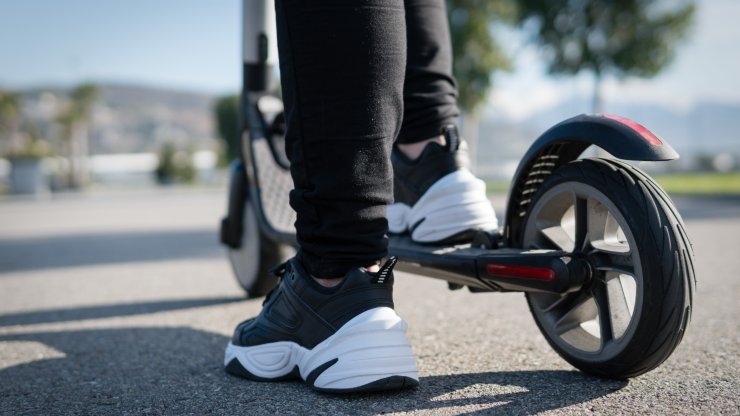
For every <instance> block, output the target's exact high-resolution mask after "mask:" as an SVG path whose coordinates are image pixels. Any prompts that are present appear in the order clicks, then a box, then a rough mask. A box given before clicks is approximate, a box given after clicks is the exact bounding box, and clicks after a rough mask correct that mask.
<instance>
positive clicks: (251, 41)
mask: <svg viewBox="0 0 740 416" xmlns="http://www.w3.org/2000/svg"><path fill="white" fill-rule="evenodd" d="M271 3H272V2H271V1H269V0H244V16H243V17H244V34H243V36H244V39H243V47H244V50H243V57H244V64H243V90H242V93H241V101H240V103H241V117H240V131H241V132H242V135H243V136H246V137H244V139H243V140H242V146H241V158H240V160H239V161H238V162H236V163H235V164H234V165H233V166H232V180H231V188H230V197H229V210H228V214H227V216H226V218H224V220H223V222H222V227H221V241H222V242H223V243H224V244H225V245H227V246H229V247H232V248H236V247H239V246H240V245H241V236H242V228H243V227H244V206H245V201H246V200H247V199H250V200H251V201H253V202H254V206H255V208H256V211H257V216H258V219H259V221H258V222H259V226H260V230H261V233H262V236H263V238H268V239H269V240H271V241H272V242H274V243H279V244H290V245H295V244H296V243H295V235H294V234H293V233H291V232H286V231H285V230H279V229H277V228H276V227H273V226H272V225H271V223H270V221H268V219H267V215H266V213H265V211H264V209H263V205H262V203H261V199H262V195H261V189H260V184H259V183H258V178H257V174H256V165H257V161H256V159H255V158H256V157H257V156H256V155H255V154H254V152H253V151H252V149H253V148H252V146H250V141H259V140H265V141H266V142H267V144H268V145H269V149H270V152H271V154H272V157H273V158H274V160H275V163H276V164H277V165H279V166H281V167H282V168H284V169H289V165H288V162H287V160H286V159H285V156H284V154H283V152H282V149H280V148H279V147H278V146H277V145H276V140H274V139H273V136H274V135H276V134H280V132H276V131H275V128H274V126H273V124H272V123H271V122H269V121H268V120H267V118H266V116H265V113H266V112H270V110H269V109H268V110H266V109H265V108H264V107H266V106H269V104H268V105H264V103H265V102H268V103H274V100H275V97H274V96H273V95H272V93H271V90H272V89H271V87H272V86H273V84H274V82H275V76H274V74H275V72H276V64H277V51H276V48H275V46H274V45H275V44H276V42H275V27H274V22H275V16H274V8H273V7H271V6H272V4H271ZM272 112H273V113H279V112H280V109H278V110H277V111H275V110H272ZM592 145H593V146H597V147H599V148H601V149H603V150H604V151H606V152H608V153H609V154H611V155H613V156H614V157H616V158H619V159H625V160H636V161H664V160H672V159H676V158H677V157H678V154H677V153H676V152H675V151H674V150H673V148H671V146H670V145H668V144H667V143H665V142H663V141H662V140H661V139H659V138H658V137H657V136H656V135H654V134H653V133H651V132H650V131H648V130H647V129H645V128H644V127H643V126H641V125H639V124H637V123H635V122H633V121H631V120H628V119H625V118H622V117H619V116H613V115H587V114H583V115H580V116H577V117H574V118H571V119H568V120H565V121H563V122H561V123H559V124H557V125H555V126H554V127H552V128H550V129H549V130H547V131H546V132H545V133H544V134H542V135H541V136H540V137H539V138H538V139H537V140H536V141H535V142H534V143H533V144H532V145H531V147H530V148H529V150H528V151H527V153H526V154H525V155H524V157H523V158H522V160H521V162H520V164H519V167H518V168H517V170H516V174H515V175H514V178H513V180H512V186H511V188H510V191H509V196H508V204H507V209H506V215H505V217H504V222H503V231H502V233H501V234H500V235H490V234H486V233H483V234H481V235H480V236H479V237H478V238H476V239H475V240H474V241H473V243H472V244H471V245H468V246H457V247H432V246H422V245H418V244H414V243H413V242H412V241H411V240H410V238H408V237H403V236H391V237H390V243H389V252H390V254H391V255H394V256H398V257H399V260H400V263H399V266H398V267H399V269H400V270H404V271H409V272H413V273H417V274H420V275H424V276H428V277H434V278H439V279H443V280H446V281H448V282H449V283H450V288H459V287H462V286H468V287H469V288H470V289H471V290H474V291H522V292H530V291H533V292H550V293H566V292H572V291H575V290H578V289H579V288H580V287H581V285H582V284H583V283H584V282H585V281H587V280H588V279H589V278H590V277H591V273H592V270H591V267H590V265H589V264H588V262H587V261H585V260H584V259H583V258H579V257H574V256H572V255H570V254H568V253H564V252H561V251H542V250H539V251H526V250H523V249H518V248H513V247H516V242H517V241H519V239H520V238H521V234H522V231H523V219H524V214H525V213H526V212H527V209H528V206H529V203H530V202H531V196H532V195H534V194H536V192H537V188H538V186H539V185H540V184H541V183H542V182H544V180H545V179H547V177H548V176H549V175H551V174H552V173H553V172H554V171H555V170H557V169H558V168H559V167H561V166H563V165H565V164H567V163H569V162H571V161H573V160H575V159H577V158H578V157H579V156H580V155H581V154H582V153H583V151H584V150H586V148H588V147H589V146H592Z"/></svg>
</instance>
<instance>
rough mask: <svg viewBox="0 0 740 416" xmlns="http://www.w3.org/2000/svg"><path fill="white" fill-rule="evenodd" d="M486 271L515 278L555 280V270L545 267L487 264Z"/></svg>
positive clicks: (490, 273) (494, 274)
mask: <svg viewBox="0 0 740 416" xmlns="http://www.w3.org/2000/svg"><path fill="white" fill-rule="evenodd" d="M486 272H488V274H489V275H491V276H500V277H511V278H515V279H535V280H544V281H546V282H552V281H553V280H555V271H554V270H552V269H548V268H545V267H529V266H511V265H507V264H488V265H486Z"/></svg>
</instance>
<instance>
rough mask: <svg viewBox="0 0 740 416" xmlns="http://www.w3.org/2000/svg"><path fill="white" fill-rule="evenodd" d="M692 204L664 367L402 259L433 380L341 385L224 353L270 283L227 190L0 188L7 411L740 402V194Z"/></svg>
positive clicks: (2, 402)
mask: <svg viewBox="0 0 740 416" xmlns="http://www.w3.org/2000/svg"><path fill="white" fill-rule="evenodd" d="M495 203H496V204H497V205H499V206H501V203H502V201H501V199H500V198H499V199H496V200H495ZM678 204H679V206H680V207H681V209H682V210H683V211H684V213H685V214H686V215H685V216H686V218H687V228H688V231H689V234H690V236H691V237H692V239H693V242H694V246H695V249H696V254H697V266H698V276H699V286H698V294H697V301H696V304H695V307H696V308H695V311H694V315H693V321H692V324H691V327H690V328H689V329H690V330H689V332H688V334H687V336H686V337H685V338H684V341H683V343H682V344H681V345H680V346H679V348H678V349H677V350H676V352H675V353H674V354H673V356H672V357H671V358H669V359H668V361H667V362H665V363H664V364H663V365H662V366H661V367H660V368H658V369H657V370H655V371H653V372H651V373H649V374H647V375H644V376H642V377H638V378H636V379H633V380H630V381H629V382H623V381H609V380H601V379H596V378H592V377H589V376H586V375H583V374H581V373H579V372H577V371H574V369H573V368H572V367H570V366H569V365H568V364H566V363H565V362H564V361H563V360H562V359H560V358H559V357H558V356H557V355H556V354H555V353H554V352H553V351H552V350H551V349H550V348H549V346H548V345H547V343H546V342H545V340H544V339H543V338H542V336H541V335H540V334H539V332H538V330H537V328H536V327H535V324H534V321H533V320H532V318H531V317H530V316H529V312H528V311H527V308H526V305H525V302H524V299H523V296H522V295H520V294H471V293H468V292H467V291H456V292H449V291H448V290H447V289H446V287H445V284H444V283H443V282H439V281H435V280H431V279H426V278H421V277H418V276H413V275H407V274H400V275H399V276H398V278H397V289H396V301H397V304H398V308H397V309H398V310H399V312H400V314H401V315H402V316H403V317H405V318H406V319H407V320H408V321H409V324H410V330H409V335H410V338H411V341H412V343H413V346H414V350H415V352H416V355H417V357H418V364H419V368H420V371H421V376H422V379H421V383H422V385H421V387H420V388H419V389H417V390H415V391H407V392H401V393H394V394H385V395H352V396H346V397H333V396H327V395H323V394H317V393H314V392H312V391H311V390H310V389H308V388H307V387H306V386H305V385H303V384H302V383H300V382H284V383H254V382H248V381H244V380H240V379H237V378H233V377H230V376H228V375H226V374H225V373H224V372H223V371H222V369H221V359H222V358H221V357H222V351H223V348H224V346H225V344H226V343H227V340H228V338H229V336H230V333H231V330H232V328H233V327H234V325H235V324H236V323H238V322H239V321H240V320H241V319H243V318H244V317H248V316H251V315H254V314H255V313H257V312H258V310H259V309H260V303H261V300H244V299H243V298H242V292H241V291H240V289H239V287H238V286H237V285H236V284H235V280H234V279H233V277H232V275H231V271H230V269H229V265H228V264H227V262H226V260H225V258H224V255H223V254H224V253H223V251H222V249H221V248H220V247H219V246H218V244H217V235H216V223H217V222H218V218H219V216H220V215H221V213H222V211H223V207H224V205H225V199H224V196H223V195H222V193H221V192H215V191H203V190H189V191H168V192H154V191H146V192H135V193H131V192H129V193H124V194H121V193H100V192H98V193H93V194H89V195H82V196H71V197H66V198H58V199H55V200H51V201H27V200H26V201H24V200H4V201H0V414H3V415H5V414H13V415H15V414H49V413H58V414H116V415H119V414H162V413H171V414H197V415H201V414H230V415H233V414H244V415H252V414H342V413H344V414H378V413H389V414H414V415H417V414H418V415H422V414H488V413H504V414H531V413H539V412H543V413H552V414H581V413H591V412H593V413H600V414H620V413H621V414H635V413H661V414H676V413H678V414H720V413H722V414H738V413H740V399H738V392H740V359H739V358H738V357H739V356H740V320H739V319H738V318H737V317H738V316H739V315H740V306H738V302H737V299H738V298H740V279H738V273H737V270H740V255H738V248H740V237H738V236H740V200H738V199H735V200H732V199H721V198H719V199H713V200H694V199H679V200H678Z"/></svg>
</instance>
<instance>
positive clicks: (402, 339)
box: [224, 307, 419, 392]
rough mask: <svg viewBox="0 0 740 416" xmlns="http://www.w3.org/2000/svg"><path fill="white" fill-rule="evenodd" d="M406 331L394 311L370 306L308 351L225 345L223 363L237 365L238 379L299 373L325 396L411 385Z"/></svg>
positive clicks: (413, 375) (277, 345) (414, 377)
mask: <svg viewBox="0 0 740 416" xmlns="http://www.w3.org/2000/svg"><path fill="white" fill-rule="evenodd" d="M406 328H407V324H406V322H405V321H404V320H403V319H401V318H400V317H399V316H398V315H397V314H396V312H395V311H394V310H393V309H391V308H387V307H380V308H374V309H370V310H368V311H365V312H363V313H361V314H359V315H357V316H356V317H354V318H353V319H352V320H350V321H349V322H347V323H346V324H344V326H342V327H341V328H340V329H339V330H338V331H337V332H336V333H334V334H333V335H332V336H330V337H329V338H327V339H325V340H324V341H323V342H321V343H320V344H318V345H316V346H315V347H314V348H312V349H310V350H309V349H306V348H304V347H302V346H300V345H298V344H296V343H295V342H292V341H280V342H273V343H269V344H263V345H256V346H252V347H240V346H236V345H234V344H232V343H231V342H229V345H228V346H227V347H226V354H225V357H224V365H225V366H226V367H227V368H229V369H231V370H233V369H234V366H236V365H240V366H241V367H242V368H243V369H244V370H245V373H241V375H243V376H246V377H248V378H252V379H257V380H280V379H286V378H290V376H291V375H293V374H295V373H296V369H297V370H298V372H299V373H300V377H301V378H302V379H303V380H305V381H306V382H307V383H308V384H309V385H311V387H313V388H314V389H316V390H320V391H327V392H352V391H369V390H391V389H399V388H405V387H412V386H416V385H418V383H419V375H418V371H417V369H416V362H415V359H414V354H413V352H412V351H411V345H410V344H409V341H408V339H407V338H406ZM234 360H236V361H234ZM232 372H234V371H232Z"/></svg>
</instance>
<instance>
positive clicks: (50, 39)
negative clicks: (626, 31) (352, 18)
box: [0, 0, 740, 118]
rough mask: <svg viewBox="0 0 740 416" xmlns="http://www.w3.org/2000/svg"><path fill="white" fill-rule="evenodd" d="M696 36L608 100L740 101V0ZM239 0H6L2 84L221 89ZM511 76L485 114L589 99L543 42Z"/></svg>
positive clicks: (703, 14) (517, 45)
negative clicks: (556, 73) (545, 57)
mask: <svg viewBox="0 0 740 416" xmlns="http://www.w3.org/2000/svg"><path fill="white" fill-rule="evenodd" d="M697 5H698V13H697V16H696V21H695V25H694V27H693V30H692V33H691V37H690V38H689V39H688V41H687V42H685V43H684V44H683V45H682V46H681V47H680V49H679V51H678V56H677V59H676V60H675V61H674V63H673V64H672V65H671V66H670V67H669V68H668V69H666V70H665V71H664V72H663V73H661V74H660V75H659V76H657V77H655V78H652V79H649V80H641V79H628V80H626V81H624V82H617V81H615V80H607V82H606V85H605V101H606V103H607V105H608V103H609V102H616V101H642V102H655V103H660V104H664V105H668V106H672V107H676V108H677V109H688V108H690V107H691V106H692V105H693V104H694V103H696V102H698V101H707V100H718V101H723V102H740V46H738V45H740V25H738V24H737V18H738V16H740V1H738V0H698V1H697ZM240 26H241V1H239V0H217V1H209V2H206V1H202V0H126V1H121V0H0V88H10V89H21V88H27V87H34V86H40V85H41V86H46V85H62V86H65V85H72V84H75V83H79V82H82V81H98V82H101V81H102V82H106V81H107V82H121V83H140V84H145V85H151V86H158V87H165V88H176V89H184V90H190V91H196V92H205V93H212V94H224V93H232V92H236V91H238V90H239V85H240V82H241V72H240V71H241V69H240V60H241V45H240V30H241V29H240ZM504 40H505V43H506V44H507V45H508V47H509V48H510V50H511V51H512V54H514V56H515V68H514V71H513V72H512V73H509V74H498V75H496V77H495V78H494V79H495V91H494V93H493V94H492V95H491V97H490V100H489V104H488V106H487V108H486V109H485V111H495V112H500V113H504V114H506V115H508V116H510V117H512V118H524V117H526V116H527V115H529V114H531V113H533V112H535V111H538V110H542V109H545V108H548V107H550V106H553V105H556V104H557V103H558V102H560V101H562V100H566V99H568V98H571V97H573V95H583V96H588V95H590V93H591V89H592V82H591V80H590V78H589V77H588V76H587V75H582V76H579V77H576V78H557V79H554V78H551V77H548V76H547V75H546V73H545V69H544V65H543V64H542V62H541V59H540V55H539V53H538V52H537V50H536V48H534V47H527V46H523V44H522V41H521V39H520V37H518V35H517V34H516V33H510V34H509V35H508V36H507V37H506V38H505V39H504Z"/></svg>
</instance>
